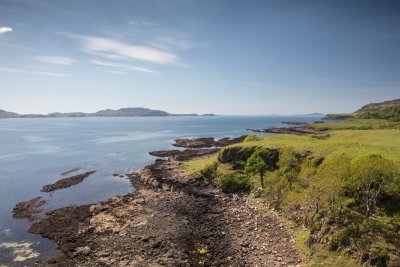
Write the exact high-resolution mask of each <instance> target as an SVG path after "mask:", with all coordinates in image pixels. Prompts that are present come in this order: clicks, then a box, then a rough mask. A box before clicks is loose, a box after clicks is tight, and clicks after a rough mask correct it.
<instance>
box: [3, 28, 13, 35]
mask: <svg viewBox="0 0 400 267" xmlns="http://www.w3.org/2000/svg"><path fill="white" fill-rule="evenodd" d="M12 31H13V28H10V27H1V26H0V34H4V33H7V32H12Z"/></svg>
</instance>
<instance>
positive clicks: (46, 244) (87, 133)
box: [0, 116, 320, 266]
mask: <svg viewBox="0 0 400 267" xmlns="http://www.w3.org/2000/svg"><path fill="white" fill-rule="evenodd" d="M319 118H320V117H318V116H217V117H165V118H56V119H55V118H40V119H2V120H0V266H1V264H2V263H3V264H6V265H8V266H23V265H24V264H29V263H31V262H32V260H34V258H32V259H31V260H27V261H25V262H24V261H14V260H15V259H16V257H17V256H18V255H19V254H18V253H20V252H18V251H17V252H16V253H14V252H15V249H17V250H18V249H21V248H25V249H26V248H29V249H32V251H28V252H32V253H40V257H43V258H46V257H49V256H52V255H54V253H55V249H54V248H55V247H54V245H53V244H52V242H50V241H48V240H47V239H43V238H41V237H39V236H38V235H32V234H28V233H27V232H26V229H27V227H28V222H27V221H25V220H14V219H12V214H11V211H12V208H13V207H14V205H15V204H16V203H18V202H21V201H25V200H29V199H31V198H34V197H36V196H43V197H44V198H45V199H46V200H47V201H48V202H47V204H46V205H45V209H46V210H49V209H54V208H58V207H62V206H67V205H71V204H87V203H93V202H98V201H102V200H106V199H108V198H110V197H112V196H115V195H123V194H126V193H128V192H129V191H131V190H133V188H132V187H131V186H130V184H129V182H128V180H126V179H123V178H119V177H113V176H112V174H114V173H126V172H128V171H132V170H138V169H140V168H142V167H143V166H145V165H147V164H149V163H151V162H152V161H153V160H154V158H153V157H151V156H149V155H148V152H149V151H152V150H160V149H169V148H172V146H171V145H172V144H173V140H174V139H176V138H182V137H202V136H214V137H216V138H220V137H225V136H239V135H242V134H246V133H249V132H247V131H245V128H265V127H273V126H281V123H280V122H281V121H284V120H286V121H287V120H290V121H315V120H318V119H319ZM74 168H80V169H81V171H85V170H96V171H97V172H96V173H95V174H93V175H91V176H90V177H89V178H87V179H86V180H85V181H84V182H82V183H80V184H78V185H76V186H73V187H70V188H67V189H62V190H58V191H55V192H53V193H51V194H49V193H41V192H40V189H41V188H42V186H43V185H46V184H49V183H53V182H55V181H56V180H58V179H60V178H61V173H63V172H66V171H69V170H71V169H74ZM23 243H27V244H28V245H26V244H25V245H24V244H23ZM26 246H28V247H26ZM25 252H26V251H25ZM32 253H31V254H29V253H27V254H26V255H24V256H27V255H28V257H29V255H30V256H33V254H32ZM20 259H21V258H20Z"/></svg>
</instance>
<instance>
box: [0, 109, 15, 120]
mask: <svg viewBox="0 0 400 267" xmlns="http://www.w3.org/2000/svg"><path fill="white" fill-rule="evenodd" d="M19 116H20V115H19V114H17V113H14V112H8V111H5V110H2V109H0V118H18V117H19Z"/></svg>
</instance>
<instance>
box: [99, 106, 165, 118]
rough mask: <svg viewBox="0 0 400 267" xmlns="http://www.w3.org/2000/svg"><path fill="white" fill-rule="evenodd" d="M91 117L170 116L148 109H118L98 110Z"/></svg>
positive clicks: (160, 111) (163, 112)
mask: <svg viewBox="0 0 400 267" xmlns="http://www.w3.org/2000/svg"><path fill="white" fill-rule="evenodd" d="M93 115H94V116H96V117H164V116H170V115H171V114H169V113H168V112H165V111H162V110H153V109H148V108H120V109H118V110H112V109H106V110H100V111H97V112H96V113H94V114H93Z"/></svg>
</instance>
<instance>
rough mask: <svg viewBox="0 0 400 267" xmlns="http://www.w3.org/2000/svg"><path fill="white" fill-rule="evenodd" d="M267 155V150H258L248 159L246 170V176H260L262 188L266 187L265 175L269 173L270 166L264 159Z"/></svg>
mask: <svg viewBox="0 0 400 267" xmlns="http://www.w3.org/2000/svg"><path fill="white" fill-rule="evenodd" d="M267 153H268V150H267V149H265V148H257V149H256V150H255V151H254V153H253V154H252V155H251V157H250V158H248V159H247V162H246V166H245V169H244V171H245V173H246V174H250V175H256V174H258V175H259V176H260V183H261V187H264V175H265V173H266V172H267V171H268V165H267V164H266V163H265V161H264V157H265V155H266V154H267Z"/></svg>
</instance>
